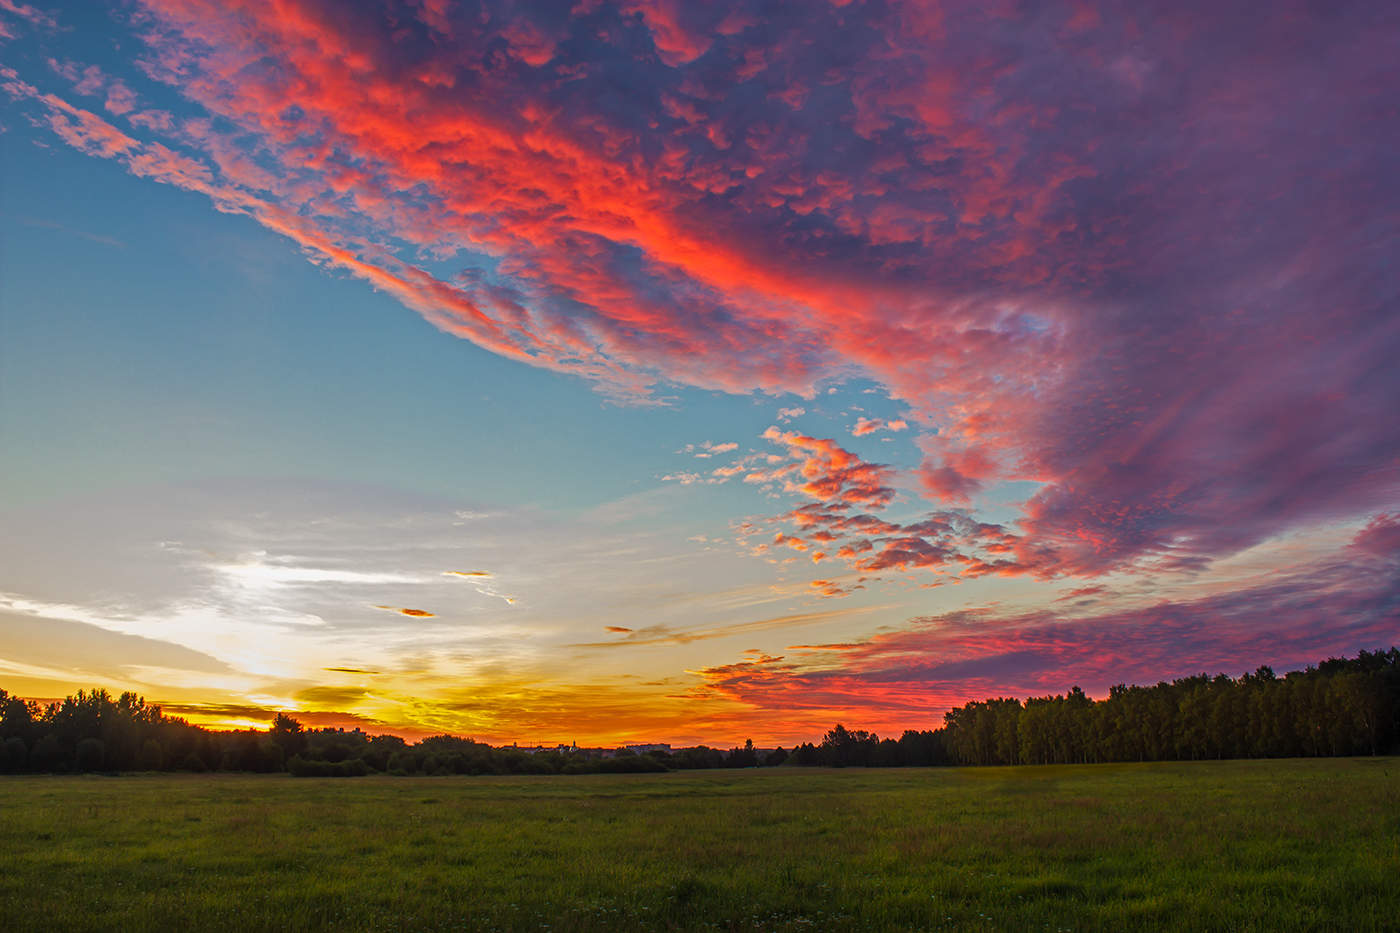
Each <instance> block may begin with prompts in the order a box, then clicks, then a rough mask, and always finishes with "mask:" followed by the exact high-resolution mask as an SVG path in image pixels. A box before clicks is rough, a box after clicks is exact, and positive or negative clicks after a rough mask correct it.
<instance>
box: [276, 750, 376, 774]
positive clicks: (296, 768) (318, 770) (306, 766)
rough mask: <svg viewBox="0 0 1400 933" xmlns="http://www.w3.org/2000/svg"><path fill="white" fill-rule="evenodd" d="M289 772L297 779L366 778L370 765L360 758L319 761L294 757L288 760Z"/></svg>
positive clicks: (298, 756)
mask: <svg viewBox="0 0 1400 933" xmlns="http://www.w3.org/2000/svg"><path fill="white" fill-rule="evenodd" d="M287 770H288V771H290V772H291V773H292V775H293V776H295V777H364V776H365V775H366V774H369V765H367V764H365V763H364V761H362V760H361V759H359V758H349V759H347V760H345V761H319V760H316V759H307V758H303V757H301V756H300V755H293V756H292V757H291V758H289V759H287Z"/></svg>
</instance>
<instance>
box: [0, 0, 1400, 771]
mask: <svg viewBox="0 0 1400 933" xmlns="http://www.w3.org/2000/svg"><path fill="white" fill-rule="evenodd" d="M0 130H3V132H0V529H3V534H0V687H4V688H5V689H8V690H9V691H10V692H11V693H14V694H18V695H22V696H27V697H35V698H55V697H62V696H64V695H66V694H69V693H72V692H73V691H75V690H78V689H88V688H92V687H105V688H108V689H111V690H113V691H119V690H134V691H136V692H138V693H141V694H143V695H144V696H145V697H146V698H147V699H148V700H150V701H153V702H159V703H161V704H163V705H164V706H165V709H166V711H167V712H169V713H172V714H176V715H181V716H185V717H187V718H189V719H190V720H191V721H194V722H199V723H204V724H208V725H212V726H216V727H229V728H247V727H250V726H251V727H265V726H266V725H267V724H268V722H269V721H270V720H271V718H272V717H273V716H274V715H275V714H276V713H277V712H279V711H289V712H292V713H293V714H294V715H296V716H297V717H298V718H300V719H302V720H303V721H304V722H307V723H308V724H313V725H333V726H344V727H346V728H349V727H352V726H358V727H360V728H364V729H366V730H368V731H372V732H395V733H398V734H402V735H406V736H417V735H427V734H434V733H440V732H448V733H452V734H457V735H465V736H471V737H474V738H477V739H479V740H482V741H489V742H492V743H493V744H506V743H511V742H518V743H520V744H527V745H533V744H537V743H544V744H553V743H556V742H578V743H579V744H581V745H611V744H618V743H623V742H643V741H667V742H672V743H675V744H694V743H699V742H704V743H708V744H711V745H720V746H727V745H732V744H738V743H741V742H742V741H743V740H744V739H745V738H752V739H753V740H754V741H755V742H756V743H757V744H759V745H760V746H765V745H775V744H787V745H790V744H792V743H794V742H799V741H804V740H812V739H819V738H820V736H821V734H822V733H823V732H824V731H825V730H826V729H828V728H830V727H831V726H832V725H833V724H835V723H836V722H843V723H844V724H846V725H847V726H849V727H851V728H866V729H871V730H873V731H876V732H878V733H879V734H881V735H893V736H897V735H898V734H899V733H900V732H902V731H903V730H904V729H910V728H912V729H927V728H933V727H936V726H938V725H939V724H940V723H941V721H942V715H943V712H944V711H945V710H947V709H948V708H949V707H951V706H955V705H959V704H961V703H963V702H966V701H969V700H975V699H981V698H984V697H989V696H1029V695H1045V694H1053V693H1062V692H1064V691H1066V690H1068V689H1069V688H1070V687H1071V686H1074V685H1079V686H1082V687H1083V688H1084V689H1085V690H1086V691H1087V692H1089V693H1090V694H1091V695H1095V696H1102V695H1104V694H1106V692H1107V690H1108V689H1109V687H1111V686H1112V685H1114V684H1117V683H1155V682H1157V681H1159V680H1162V679H1171V678H1174V677H1180V676H1188V675H1192V674H1197V673H1202V672H1206V673H1212V674H1213V673H1217V672H1224V673H1227V674H1231V675H1238V674H1241V673H1243V672H1245V671H1252V670H1253V669H1254V668H1256V667H1257V666H1259V665H1263V664H1268V665H1272V666H1274V667H1275V668H1276V669H1279V670H1286V669H1291V668H1296V667H1300V666H1303V665H1305V664H1308V663H1310V662H1316V661H1319V660H1321V659H1323V658H1326V657H1329V656H1339V655H1346V654H1355V653H1356V652H1357V651H1359V650H1361V649H1377V648H1384V647H1389V646H1391V645H1393V644H1396V643H1397V642H1400V365H1398V364H1397V360H1398V359H1400V263H1397V256H1400V181H1397V177H1396V173H1395V166H1396V165H1397V164H1400V7H1397V6H1396V5H1395V4H1394V3H1389V2H1380V0H1373V2H1345V0H1342V2H1332V3H1326V4H1319V3H1314V2H1295V0H1279V2H1277V3H1273V4H1270V5H1269V6H1268V9H1267V10H1261V8H1260V6H1259V5H1258V4H1251V3H1232V2H1223V3H1222V2H1220V0H1211V2H1208V3H1207V2H1196V0H1172V2H1161V3H1154V2H1147V3H1143V2H1132V3H1110V2H1088V0H1085V2H1077V0H1058V2H1046V3H1034V4H1029V3H1010V2H997V0H993V2H987V3H977V4H966V3H942V4H940V3H931V2H860V0H850V2H831V3H823V2H817V0H814V2H811V3H802V4H774V3H756V2H747V3H742V2H741V3H733V4H693V3H684V2H681V0H654V2H640V0H623V2H607V0H578V2H576V3H574V4H573V5H572V7H570V5H569V4H529V3H512V2H499V0H498V2H474V0H365V2H362V3H355V4H344V3H340V2H336V0H276V2H267V0H221V2H214V0H128V2H122V3H113V4H110V5H108V4H95V3H86V2H75V3H70V4H60V5H57V6H55V5H52V4H46V3H38V2H36V3H33V4H30V3H21V2H19V0H0Z"/></svg>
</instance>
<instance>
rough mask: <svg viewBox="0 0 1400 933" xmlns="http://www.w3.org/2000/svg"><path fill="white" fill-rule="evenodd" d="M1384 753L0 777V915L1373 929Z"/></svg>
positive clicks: (1396, 906) (226, 923) (245, 922)
mask: <svg viewBox="0 0 1400 933" xmlns="http://www.w3.org/2000/svg"><path fill="white" fill-rule="evenodd" d="M1397 879H1400V759H1395V758H1378V759H1333V760H1286V761H1227V762H1200V763H1160V764H1145V765H1094V766H1070V767H1021V768H937V769H891V770H871V771H863V770H846V771H808V770H800V771H798V770H792V769H770V770H763V771H719V772H715V771H711V772H680V773H670V774H656V775H616V776H603V775H588V776H580V777H547V778H528V777H501V778H491V777H488V778H462V777H455V778H363V779H353V780H345V779H342V780H334V779H319V780H318V779H296V778H290V777H286V776H281V775H277V776H252V775H249V776H237V775H212V776H206V775H135V776H126V777H93V776H87V777H47V776H44V777H10V778H3V779H0V929H4V930H15V931H18V930H54V929H75V930H76V929H91V930H123V929H127V930H130V929H189V928H203V929H230V930H239V931H251V930H274V929H275V930H284V929H292V930H295V929H302V930H305V929H337V930H339V929H366V930H425V929H468V930H475V929H509V930H527V929H528V930H544V929H548V930H553V931H558V930H586V929H613V928H622V929H627V928H642V929H714V928H719V929H741V928H742V929H746V930H753V929H769V930H796V929H908V928H914V929H930V928H932V929H938V928H945V927H946V928H957V929H1025V930H1086V929H1114V930H1118V929H1134V928H1137V929H1158V928H1177V929H1191V930H1196V929H1234V930H1245V929H1258V930H1281V929H1318V928H1330V929H1339V930H1343V929H1344V930H1368V929H1370V930H1375V929H1395V928H1396V925H1397V924H1400V880H1397Z"/></svg>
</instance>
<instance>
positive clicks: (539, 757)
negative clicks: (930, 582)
mask: <svg viewBox="0 0 1400 933" xmlns="http://www.w3.org/2000/svg"><path fill="white" fill-rule="evenodd" d="M1396 752H1400V648H1395V647H1392V648H1390V649H1389V650H1385V651H1374V652H1371V651H1362V652H1360V653H1359V654H1358V655H1357V656H1356V657H1355V658H1332V659H1328V660H1326V661H1323V662H1321V663H1320V664H1317V665H1315V666H1309V667H1307V668H1305V669H1304V670H1301V671H1290V672H1288V673H1287V674H1284V675H1282V676H1278V675H1276V674H1275V673H1274V672H1273V671H1272V670H1270V669H1269V668H1268V667H1260V668H1258V669H1257V670H1255V671H1254V672H1253V673H1250V674H1245V675H1243V676H1240V677H1234V678H1232V677H1228V676H1226V675H1224V674H1219V675H1216V676H1214V677H1211V676H1208V675H1205V674H1201V675H1198V676H1193V677H1184V678H1179V679H1177V680H1173V681H1170V682H1166V681H1164V682H1161V683H1158V684H1156V685H1154V686H1126V685H1118V686H1115V687H1113V688H1112V689H1110V690H1109V693H1108V696H1107V697H1105V698H1104V699H1102V700H1095V699H1093V698H1091V697H1089V696H1087V695H1086V694H1085V693H1084V692H1083V691H1082V690H1080V689H1079V688H1078V687H1075V688H1073V689H1071V690H1070V691H1069V692H1068V693H1067V694H1063V695H1057V696H1043V697H1031V698H1028V699H1025V700H1019V699H1014V698H996V699H986V700H981V701H977V702H972V703H967V704H965V705H963V706H960V707H957V708H955V709H952V710H949V711H948V712H947V713H945V714H944V720H943V725H942V726H941V727H938V728H933V729H927V730H914V729H910V730H907V731H905V732H904V733H903V735H902V736H900V738H898V739H895V738H884V739H882V738H880V737H879V736H878V735H876V734H874V733H871V732H868V731H865V730H859V729H856V730H852V729H847V728H846V727H845V726H844V725H842V724H838V725H836V726H835V727H834V728H832V729H831V730H830V731H828V732H827V733H826V735H825V736H824V737H823V738H822V740H821V742H819V743H813V742H808V743H803V744H801V745H798V746H797V747H795V748H793V749H791V750H787V749H783V748H776V749H757V748H754V746H753V743H752V742H747V743H746V744H745V745H744V746H743V747H738V748H731V749H728V750H724V749H716V748H709V747H707V746H704V745H701V746H696V747H694V748H682V749H675V750H672V751H670V752H666V751H649V752H646V753H645V754H640V755H639V754H633V753H631V752H628V751H627V750H625V749H619V750H616V751H613V750H603V749H579V750H573V751H568V750H566V751H540V752H534V753H531V752H530V751H528V750H525V749H518V748H514V747H493V746H490V745H487V744H485V743H481V742H476V741H473V740H471V739H467V738H460V737H457V736H449V735H438V736H432V737H429V738H425V739H422V740H421V741H418V742H415V743H409V742H407V741H406V740H404V739H403V738H400V737H398V736H394V735H370V734H367V733H365V732H362V731H360V730H358V729H357V730H351V731H345V730H344V729H337V728H322V729H308V728H306V727H305V726H304V725H303V724H302V723H301V722H299V721H298V720H296V719H295V718H294V717H293V716H291V715H288V714H286V713H278V714H276V716H275V718H274V719H273V721H272V723H271V725H270V727H269V728H268V729H266V730H242V731H216V730H211V729H206V728H203V727H200V726H196V725H192V724H190V723H189V722H187V721H185V720H184V719H180V718H178V717H173V716H167V715H165V714H164V713H163V712H162V710H161V708H160V707H159V706H158V705H155V704H149V703H147V702H146V701H145V700H144V699H143V698H141V697H139V696H137V695H136V694H134V693H123V694H121V695H120V696H118V697H116V698H115V699H114V698H113V697H112V696H111V694H110V693H108V692H107V691H106V690H101V689H96V690H91V691H78V692H77V693H76V694H75V695H73V696H70V697H67V698H65V699H64V700H62V701H57V702H52V703H49V704H46V705H40V704H38V703H36V702H34V701H32V700H25V699H22V698H20V697H16V696H11V695H10V694H9V693H8V692H7V691H5V690H2V689H0V772H7V773H34V772H103V773H113V772H123V771H195V772H202V771H243V772H290V773H291V774H293V775H299V776H311V777H315V776H321V777H330V776H345V777H353V776H359V775H367V774H376V773H378V774H391V775H410V774H412V775H440V774H581V773H598V772H603V773H610V772H642V771H667V770H688V769H700V768H744V767H771V766H790V767H803V766H818V767H899V766H912V765H1017V764H1074V763H1091V762H1115V761H1167V760H1197V759H1212V758H1283V757H1322V756H1354V755H1378V754H1395V753H1396Z"/></svg>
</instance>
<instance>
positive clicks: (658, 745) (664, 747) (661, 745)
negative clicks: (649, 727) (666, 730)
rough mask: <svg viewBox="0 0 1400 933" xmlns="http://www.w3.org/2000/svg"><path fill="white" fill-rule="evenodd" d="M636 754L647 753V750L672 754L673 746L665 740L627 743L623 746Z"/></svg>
mask: <svg viewBox="0 0 1400 933" xmlns="http://www.w3.org/2000/svg"><path fill="white" fill-rule="evenodd" d="M623 747H624V748H626V749H627V750H628V751H629V752H631V753H632V754H634V755H645V754H646V753H647V752H665V753H666V754H668V755H669V754H671V746H670V745H668V744H667V743H665V742H653V743H651V744H649V745H625V746H623Z"/></svg>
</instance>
